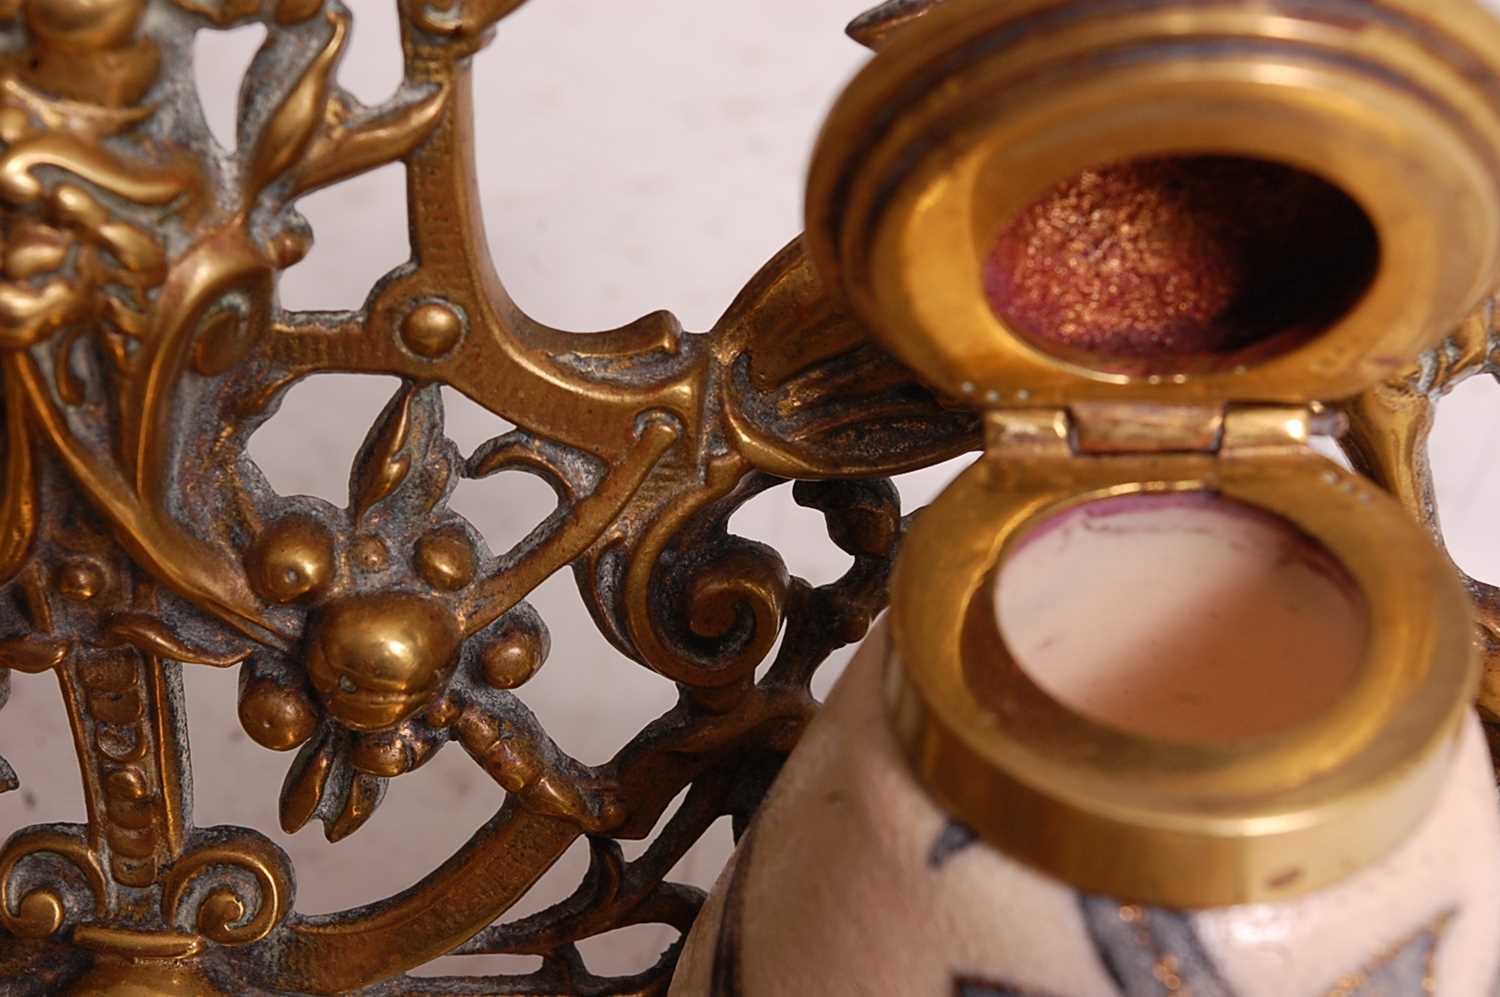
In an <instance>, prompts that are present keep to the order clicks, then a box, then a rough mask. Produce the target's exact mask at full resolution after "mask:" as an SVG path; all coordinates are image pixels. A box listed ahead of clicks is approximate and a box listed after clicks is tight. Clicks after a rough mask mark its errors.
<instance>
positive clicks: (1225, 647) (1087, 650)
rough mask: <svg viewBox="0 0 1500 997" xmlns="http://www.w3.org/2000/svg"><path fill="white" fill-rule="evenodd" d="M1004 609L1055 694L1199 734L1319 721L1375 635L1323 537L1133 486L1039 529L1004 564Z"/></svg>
mask: <svg viewBox="0 0 1500 997" xmlns="http://www.w3.org/2000/svg"><path fill="white" fill-rule="evenodd" d="M995 607H996V612H997V614H998V619H999V621H1000V628H1001V630H1002V631H1003V632H1004V634H1005V640H1006V643H1007V644H1008V646H1009V647H1010V649H1011V652H1012V653H1013V654H1014V655H1015V658H1016V661H1017V663H1019V664H1020V665H1021V667H1022V669H1023V670H1024V671H1025V672H1026V673H1027V675H1028V676H1030V678H1031V679H1032V681H1034V682H1036V683H1037V684H1038V685H1040V686H1041V687H1042V688H1043V689H1045V690H1046V691H1047V692H1048V693H1049V694H1051V695H1052V696H1053V698H1055V699H1059V700H1061V701H1062V702H1064V703H1067V704H1068V705H1070V706H1072V707H1073V708H1074V709H1075V710H1077V711H1078V712H1080V713H1082V714H1084V715H1085V716H1088V717H1090V718H1092V719H1095V720H1098V721H1100V722H1102V723H1106V724H1110V725H1112V726H1115V727H1118V728H1123V729H1125V730H1129V731H1131V732H1133V733H1137V734H1145V735H1148V736H1157V737H1167V738H1171V739H1174V740H1187V741H1215V740H1222V739H1225V738H1231V737H1243V736H1249V735H1255V734H1268V733H1271V732H1274V731H1277V730H1280V729H1283V728H1286V727H1290V726H1292V725H1294V724H1296V723H1299V722H1302V721H1306V720H1310V719H1312V718H1313V717H1315V716H1317V715H1318V714H1319V713H1321V712H1323V711H1324V710H1326V709H1327V708H1328V707H1329V706H1331V705H1332V704H1333V703H1334V702H1335V701H1336V700H1337V699H1338V697H1339V695H1340V693H1342V692H1343V691H1344V690H1345V689H1347V688H1348V686H1349V683H1350V682H1351V680H1352V679H1353V677H1354V671H1355V669H1356V668H1358V666H1359V662H1360V660H1361V657H1362V656H1363V653H1364V649H1365V643H1366V638H1367V634H1368V619H1367V613H1366V610H1365V607H1364V605H1363V601H1362V600H1361V599H1360V598H1359V596H1358V594H1357V590H1356V588H1355V585H1354V581H1353V579H1351V578H1350V577H1349V575H1348V574H1347V573H1346V572H1345V571H1344V570H1343V569H1342V567H1341V566H1340V565H1339V564H1338V563H1337V562H1336V561H1334V559H1333V558H1332V556H1331V555H1329V554H1328V552H1327V551H1326V550H1324V549H1323V548H1322V546H1321V545H1319V544H1318V543H1317V542H1316V541H1314V540H1312V539H1311V538H1309V537H1307V536H1305V535H1304V534H1302V533H1301V532H1299V531H1298V530H1297V529H1296V528H1295V527H1293V526H1291V525H1290V524H1289V523H1287V522H1286V521H1285V520H1283V519H1280V518H1279V517H1276V516H1272V515H1269V514H1267V513H1264V512H1260V511H1257V510H1255V509H1252V508H1250V507H1249V506H1245V505H1241V504H1239V503H1236V502H1231V501H1229V500H1227V499H1223V498H1217V497H1215V496H1212V495H1209V494H1206V493H1188V494H1176V495H1127V496H1123V497H1120V498H1114V499H1106V500H1104V501H1100V502H1091V503H1088V504H1087V505H1083V506H1080V507H1078V508H1075V509H1072V510H1070V511H1068V512H1066V513H1063V514H1062V515H1060V516H1058V517H1056V518H1055V519H1053V520H1051V521H1049V522H1044V523H1042V524H1040V525H1039V526H1037V527H1035V528H1034V529H1033V530H1032V532H1031V533H1030V534H1028V535H1027V536H1025V537H1023V538H1022V540H1021V543H1020V545H1019V548H1018V549H1017V550H1016V551H1015V552H1014V553H1013V554H1012V555H1011V556H1009V557H1008V558H1007V559H1006V561H1005V565H1004V567H1003V569H1002V570H1001V573H1000V579H999V584H998V585H997V586H996V591H995Z"/></svg>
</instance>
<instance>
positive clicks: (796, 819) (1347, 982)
mask: <svg viewBox="0 0 1500 997" xmlns="http://www.w3.org/2000/svg"><path fill="white" fill-rule="evenodd" d="M886 644H887V641H886V634H885V630H884V628H883V627H882V628H880V629H879V630H878V631H877V632H876V633H875V634H873V635H872V636H871V637H870V638H869V639H868V640H867V641H866V643H865V646H864V647H863V648H862V649H861V651H860V653H859V655H858V656H857V657H856V659H855V661H854V663H853V664H852V665H851V666H850V669H849V671H848V672H847V673H846V675H845V676H844V678H843V680H842V681H841V682H840V684H839V686H838V687H837V688H836V690H835V691H834V694H833V696H832V697H831V699H830V700H829V704H828V708H827V710H826V711H825V713H824V714H823V715H822V716H821V717H820V718H819V720H818V721H817V722H816V723H815V724H814V726H813V728H812V729H811V731H810V732H809V734H808V736H807V738H806V740H805V741H804V742H803V744H802V746H801V747H799V749H798V750H797V752H796V753H795V754H794V756H793V758H792V760H791V762H790V763H789V764H788V765H787V767H786V769H785V770H784V772H783V774H782V777H781V780H780V781H779V783H778V784H777V785H776V787H775V789H774V790H773V792H772V795H771V797H770V799H769V801H768V803H767V805H766V807H765V809H764V810H763V811H762V813H761V815H760V817H759V818H758V819H757V821H756V823H755V824H754V826H753V827H752V829H751V831H750V833H749V835H748V836H747V837H746V838H745V839H744V840H743V841H742V843H741V846H740V851H739V853H738V855H737V858H736V862H735V863H734V864H733V865H732V866H731V867H730V868H729V870H727V871H726V872H725V874H724V877H723V878H722V879H721V880H720V882H719V885H718V888H717V890H716V891H715V896H714V898H713V899H712V900H711V902H710V904H709V906H708V907H707V908H706V913H705V915H704V917H703V918H702V919H701V920H700V922H699V924H698V925H697V927H696V928H695V930H694V932H693V934H692V936H691V937H690V940H689V943H688V947H687V950H686V952H685V953H684V956H683V960H682V964H681V968H680V969H679V972H678V975H677V978H676V980H675V982H674V985H673V989H672V991H671V995H672V997H700V995H712V997H779V995H793V994H796V995H802V994H810V993H817V994H824V995H828V997H839V995H863V994H870V995H875V994H910V995H923V994H931V995H934V997H936V995H944V997H947V995H956V997H1000V995H1030V997H1043V995H1046V997H1114V995H1126V997H1136V995H1168V994H1173V995H1186V994H1193V995H1194V997H1219V995H1223V997H1228V995H1234V997H1303V995H1305V997H1353V995H1362V997H1372V995H1376V994H1380V995H1408V994H1410V995H1418V994H1425V993H1436V994H1440V995H1443V997H1480V995H1488V994H1490V993H1492V992H1493V990H1494V984H1495V981H1496V976H1497V971H1500V951H1497V946H1496V944H1495V943H1496V941H1497V939H1500V892H1497V890H1496V886H1497V885H1500V850H1497V848H1496V846H1495V842H1496V840H1497V831H1500V827H1497V824H1500V818H1497V809H1496V805H1495V804H1496V801H1495V792H1494V789H1493V788H1492V786H1491V785H1490V779H1489V765H1488V759H1487V757H1486V753H1485V745H1484V739H1483V737H1482V736H1481V734H1480V730H1479V725H1478V723H1477V722H1476V721H1474V720H1470V721H1469V722H1467V723H1466V724H1465V725H1464V728H1463V730H1462V733H1461V735H1460V737H1459V741H1458V744H1457V745H1456V747H1455V753H1454V757H1453V762H1452V766H1451V770H1450V775H1449V777H1448V780H1447V783H1446V785H1445V787H1444V789H1443V792H1442V795H1441V797H1440V800H1439V802H1438V803H1437V805H1436V806H1435V807H1434V809H1433V811H1432V814H1431V815H1430V817H1429V818H1428V819H1427V820H1426V822H1425V823H1424V824H1423V825H1422V826H1421V827H1420V829H1419V830H1418V831H1417V832H1416V833H1415V834H1414V835H1413V836H1412V837H1411V838H1410V839H1408V840H1407V842H1406V843H1405V844H1404V845H1403V846H1401V847H1400V848H1399V849H1398V850H1397V851H1396V852H1395V853H1394V854H1392V855H1391V856H1390V857H1389V858H1388V859H1387V860H1386V861H1384V862H1382V863H1381V864H1379V865H1377V866H1375V867H1372V868H1368V869H1365V870H1364V871H1362V872H1360V873H1358V874H1356V875H1355V876H1353V877H1351V878H1350V879H1348V880H1346V881H1345V882H1343V883H1342V884H1340V885H1338V886H1336V887H1334V888H1332V889H1327V890H1324V891H1321V892H1318V893H1315V894H1312V895H1309V896H1307V897H1304V898H1302V899H1300V900H1297V901H1295V902H1292V903H1286V904H1278V905H1249V906H1242V907H1233V908H1225V909H1220V910H1209V911H1203V912H1197V913H1191V914H1188V913H1181V912H1175V911H1165V910H1155V909H1150V908H1144V907H1138V906H1132V905H1123V904H1120V903H1118V902H1115V901H1111V900H1109V899H1106V898H1099V897H1090V896H1085V895H1082V894H1080V893H1078V892H1077V891H1075V890H1073V889H1071V888H1068V887H1067V886H1065V885H1064V884H1061V883H1059V882H1056V881H1054V880H1050V879H1048V878H1045V877H1043V876H1040V875H1038V874H1036V873H1034V872H1032V871H1031V870H1029V869H1028V868H1025V867H1023V866H1021V865H1019V864H1017V863H1015V862H1013V861H1011V860H1010V859H1008V858H1006V857H1005V856H1004V855H1002V854H1000V853H999V852H996V851H995V850H993V849H991V848H990V847H988V846H987V845H985V844H984V843H982V842H980V841H978V840H977V839H976V838H975V837H974V836H973V835H972V834H970V833H968V832H967V831H966V830H965V829H964V828H963V827H962V826H960V825H958V824H956V823H954V822H952V821H951V820H950V819H949V818H948V817H947V816H946V815H945V814H943V813H942V812H941V811H939V810H938V809H937V808H936V807H935V806H934V805H933V804H932V803H931V802H930V801H929V799H928V798H927V796H926V795H925V794H924V793H923V792H922V790H921V789H920V787H919V786H918V785H917V784H916V783H915V782H914V781H913V779H912V778H911V777H910V775H909V774H908V771H909V770H908V768H907V766H906V764H905V762H904V760H903V758H902V757H901V755H900V753H899V750H898V747H897V744H896V742H895V741H894V739H893V738H892V736H891V734H890V730H889V727H888V725H887V723H886V718H885V714H884V710H883V707H882V704H881V699H880V675H881V670H882V665H883V661H884V658H885V654H886ZM1456 856H1462V857H1463V858H1462V861H1457V860H1456V858H1455V857H1456Z"/></svg>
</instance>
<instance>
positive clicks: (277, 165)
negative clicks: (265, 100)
mask: <svg viewBox="0 0 1500 997" xmlns="http://www.w3.org/2000/svg"><path fill="white" fill-rule="evenodd" d="M328 20H329V22H330V23H332V25H333V34H332V35H331V36H330V37H329V39H328V44H326V45H325V46H323V51H321V52H319V53H318V55H317V57H316V58H315V59H313V61H312V63H311V64H310V65H309V66H308V67H307V69H306V71H304V72H303V74H302V78H301V79H299V80H298V81H297V82H296V84H294V85H293V86H292V90H291V92H290V93H288V94H287V95H286V99H284V100H283V101H282V102H281V105H280V106H279V107H277V108H276V111H275V113H273V114H272V115H271V120H270V121H268V122H266V125H265V127H264V128H262V129H261V132H260V136H259V137H258V138H257V139H256V142H255V152H254V154H253V155H252V156H251V159H250V169H249V171H248V173H247V174H246V184H245V186H246V190H245V198H246V201H247V202H248V201H250V200H253V199H254V198H255V197H257V196H258V195H259V194H260V192H261V191H263V190H265V189H266V187H267V186H269V185H270V184H271V182H272V181H274V180H275V179H276V178H277V177H279V176H281V175H282V174H283V173H285V172H286V171H287V169H288V168H289V167H290V166H291V165H292V164H293V163H295V162H297V160H298V159H299V158H300V157H301V156H302V153H303V152H304V151H305V150H306V148H307V146H308V143H309V142H311V141H312V138H313V135H314V134H315V133H316V131H317V128H318V125H319V124H320V123H322V121H323V120H324V114H325V111H326V108H327V105H328V88H329V84H330V83H331V82H332V80H333V70H334V68H335V67H336V66H337V65H338V62H339V57H340V56H342V55H343V52H344V43H345V42H346V41H348V39H349V17H348V15H347V14H339V13H330V14H329V15H328Z"/></svg>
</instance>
